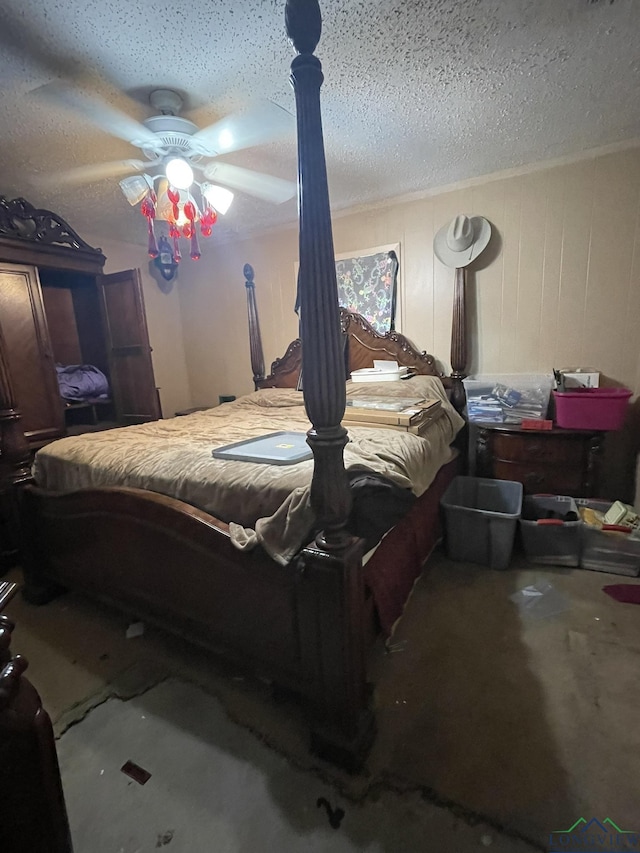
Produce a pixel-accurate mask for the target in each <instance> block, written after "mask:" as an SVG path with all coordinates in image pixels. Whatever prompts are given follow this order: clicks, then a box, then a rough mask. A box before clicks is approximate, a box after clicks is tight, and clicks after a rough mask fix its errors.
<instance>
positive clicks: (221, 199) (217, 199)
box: [202, 184, 233, 216]
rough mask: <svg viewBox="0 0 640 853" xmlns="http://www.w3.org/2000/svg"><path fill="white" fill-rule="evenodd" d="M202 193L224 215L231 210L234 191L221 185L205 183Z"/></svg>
mask: <svg viewBox="0 0 640 853" xmlns="http://www.w3.org/2000/svg"><path fill="white" fill-rule="evenodd" d="M202 195H203V196H204V197H205V198H206V200H207V201H208V202H209V204H210V205H211V206H212V207H214V208H215V209H216V210H217V211H218V213H221V214H222V215H223V216H224V215H225V213H226V212H227V211H228V210H229V208H230V206H231V202H232V201H233V193H232V192H231V190H227V189H225V188H224V187H219V186H217V184H203V185H202Z"/></svg>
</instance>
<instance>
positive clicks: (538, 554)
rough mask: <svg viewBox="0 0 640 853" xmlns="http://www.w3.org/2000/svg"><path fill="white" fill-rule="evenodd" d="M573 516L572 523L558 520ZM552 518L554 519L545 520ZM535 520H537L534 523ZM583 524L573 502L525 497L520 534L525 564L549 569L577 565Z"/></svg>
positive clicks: (536, 496)
mask: <svg viewBox="0 0 640 853" xmlns="http://www.w3.org/2000/svg"><path fill="white" fill-rule="evenodd" d="M568 513H574V514H575V521H563V520H562V519H561V518H559V517H557V516H565V515H567V514H568ZM547 514H553V515H554V516H556V517H554V518H545V515H547ZM535 518H537V520H534V519H535ZM581 527H582V522H581V521H580V517H579V516H578V507H577V506H576V502H575V501H574V499H573V498H570V497H566V496H565V495H527V496H526V497H525V499H524V501H523V504H522V518H521V519H520V533H521V534H522V545H523V547H524V552H525V554H526V556H527V560H529V561H530V562H532V563H544V564H546V565H551V566H578V565H579V564H580V543H581Z"/></svg>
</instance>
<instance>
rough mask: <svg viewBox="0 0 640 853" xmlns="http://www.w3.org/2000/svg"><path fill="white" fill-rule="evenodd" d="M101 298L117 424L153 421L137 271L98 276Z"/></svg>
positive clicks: (154, 399)
mask: <svg viewBox="0 0 640 853" xmlns="http://www.w3.org/2000/svg"><path fill="white" fill-rule="evenodd" d="M97 281H98V287H99V289H100V293H101V297H102V307H103V316H104V323H105V334H106V341H107V349H108V354H109V370H110V374H111V390H112V394H113V401H114V404H115V408H116V417H117V419H118V421H120V422H121V423H124V424H134V423H142V422H143V421H155V420H157V419H158V418H159V417H160V416H161V415H160V406H159V402H158V391H157V388H156V383H155V379H154V376H153V364H152V362H151V347H150V345H149V334H148V332H147V320H146V317H145V313H144V299H143V296H142V283H141V281H140V271H139V270H124V271H123V272H117V273H112V274H111V275H102V276H99V277H98V279H97Z"/></svg>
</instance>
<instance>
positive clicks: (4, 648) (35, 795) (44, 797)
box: [0, 582, 73, 853]
mask: <svg viewBox="0 0 640 853" xmlns="http://www.w3.org/2000/svg"><path fill="white" fill-rule="evenodd" d="M16 590H17V585H16V584H14V583H4V582H3V583H0V611H2V609H3V608H4V606H5V605H6V604H8V603H9V601H11V599H12V597H13V595H14V594H15V592H16ZM13 627H14V625H13V622H12V621H11V620H10V619H8V618H7V617H6V616H4V615H2V613H0V755H1V756H2V762H1V763H0V839H2V842H3V844H2V849H3V850H7V851H9V850H11V851H15V853H20V851H30V853H31V851H33V853H35V851H40V850H41V851H45V850H46V851H47V853H73V850H72V843H71V837H70V834H69V823H68V820H67V811H66V807H65V802H64V794H63V791H62V783H61V781H60V770H59V767H58V757H57V755H56V746H55V741H54V737H53V728H52V726H51V720H50V718H49V715H48V714H47V712H46V711H45V710H44V708H43V707H42V703H41V701H40V697H39V696H38V693H37V692H36V690H35V689H34V687H33V686H32V685H31V684H30V683H29V681H27V679H26V678H24V677H23V673H24V671H25V669H26V668H27V661H26V660H25V659H24V658H23V657H21V656H20V655H16V656H15V657H12V656H11V650H10V644H11V632H12V630H13Z"/></svg>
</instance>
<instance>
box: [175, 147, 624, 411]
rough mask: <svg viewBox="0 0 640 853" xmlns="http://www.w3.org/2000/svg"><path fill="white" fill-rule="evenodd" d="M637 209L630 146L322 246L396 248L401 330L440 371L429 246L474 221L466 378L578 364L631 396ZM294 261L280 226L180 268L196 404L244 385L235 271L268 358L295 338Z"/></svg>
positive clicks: (344, 223) (343, 229)
mask: <svg viewBox="0 0 640 853" xmlns="http://www.w3.org/2000/svg"><path fill="white" fill-rule="evenodd" d="M639 205H640V148H633V149H629V150H627V151H624V152H619V153H615V154H609V155H606V156H601V157H596V158H593V159H587V160H583V161H581V162H576V163H573V164H570V165H563V166H557V167H555V168H551V169H546V170H537V171H532V172H530V173H529V174H523V175H520V176H511V177H505V178H500V177H498V178H494V179H492V180H486V181H484V182H481V181H480V182H478V183H477V184H476V185H474V186H469V187H466V188H463V189H459V190H453V191H450V192H446V193H442V194H439V195H435V196H432V197H429V198H424V199H422V200H418V201H412V202H404V203H391V202H390V203H389V204H387V205H386V206H384V207H378V208H377V209H373V210H369V211H365V212H358V213H355V214H351V215H339V216H337V217H336V218H335V219H334V244H335V250H336V253H341V252H346V251H349V250H352V249H358V248H368V247H372V246H377V245H383V244H387V243H395V242H396V241H399V242H400V262H401V288H402V301H401V306H400V313H401V316H400V318H399V323H398V325H399V328H400V329H402V331H404V333H405V334H407V335H408V336H409V337H410V338H411V339H412V340H413V341H414V342H415V343H416V344H417V345H419V346H420V347H421V348H425V349H428V350H429V351H431V352H433V353H434V354H435V355H436V356H437V357H438V358H440V359H441V360H442V361H443V363H444V366H445V368H446V369H448V367H449V364H448V359H449V347H450V334H451V307H452V294H453V271H452V270H450V269H447V268H445V267H443V266H442V264H441V263H440V262H439V261H438V260H437V259H435V257H434V255H433V249H432V245H433V236H434V233H435V232H436V231H437V230H438V228H440V227H441V226H442V225H444V224H445V223H446V222H448V221H449V220H450V219H451V218H452V217H453V216H454V215H455V214H456V213H460V212H464V213H468V214H479V215H482V216H485V217H486V218H487V219H489V220H490V221H491V223H492V224H493V228H494V235H493V238H492V243H491V245H490V248H489V250H488V251H487V253H486V257H485V258H481V259H480V267H481V268H478V269H476V270H473V271H472V272H471V274H470V284H469V303H470V307H471V309H472V314H473V316H472V324H473V326H474V329H473V332H472V335H473V339H474V342H475V343H474V350H473V353H472V358H471V363H470V365H469V369H470V371H473V372H477V371H482V372H507V371H509V372H529V371H549V370H550V369H551V368H552V367H554V366H555V367H565V366H569V365H589V366H594V367H596V368H597V369H599V370H600V371H601V372H603V373H605V374H606V375H608V376H609V377H611V378H612V379H614V380H616V381H618V382H621V383H624V384H625V385H628V386H629V387H630V388H632V389H633V391H634V393H638V391H640V345H639V343H638V329H640V223H639V217H638V214H639ZM296 257H297V235H296V232H295V229H293V228H290V229H286V230H283V231H281V232H278V233H274V234H270V235H268V236H262V237H259V238H256V239H253V240H248V241H244V242H238V243H234V244H229V245H222V246H217V247H211V249H210V250H209V251H208V252H207V253H206V254H205V255H204V256H203V259H202V261H200V262H199V263H198V264H194V263H191V264H189V263H188V262H186V263H184V264H183V269H181V271H180V276H181V278H180V282H179V285H178V289H179V291H180V300H181V305H182V313H183V322H184V330H185V352H186V357H187V364H188V368H189V374H190V379H191V385H192V390H193V394H194V397H195V398H197V400H196V402H204V401H205V397H206V396H207V394H208V395H209V396H210V395H211V394H212V393H215V394H217V393H234V391H236V390H237V391H238V392H242V391H243V390H246V389H247V388H249V387H250V381H249V380H250V367H249V350H248V339H247V331H246V329H247V324H246V307H245V291H244V288H243V281H244V279H243V275H242V267H243V264H244V263H245V262H246V261H249V262H250V263H252V264H253V265H254V267H255V271H256V293H257V298H258V307H259V312H260V321H261V327H262V335H263V342H264V349H265V354H266V358H267V361H268V362H270V361H271V360H272V359H273V358H275V357H276V356H278V355H281V354H282V351H283V349H284V346H285V345H286V343H287V342H288V341H289V340H290V339H291V338H292V337H294V336H295V333H296V318H295V315H294V314H293V302H294V293H295V282H294V263H295V260H296ZM203 395H204V396H203Z"/></svg>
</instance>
